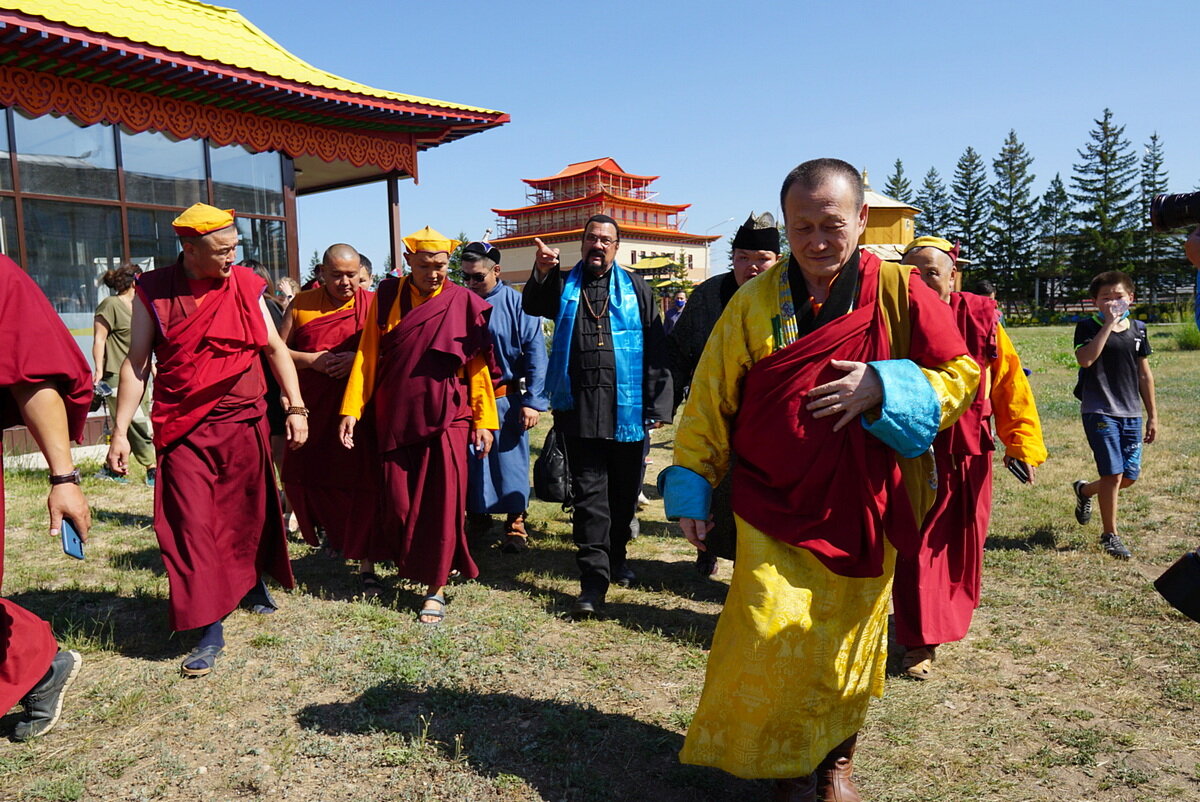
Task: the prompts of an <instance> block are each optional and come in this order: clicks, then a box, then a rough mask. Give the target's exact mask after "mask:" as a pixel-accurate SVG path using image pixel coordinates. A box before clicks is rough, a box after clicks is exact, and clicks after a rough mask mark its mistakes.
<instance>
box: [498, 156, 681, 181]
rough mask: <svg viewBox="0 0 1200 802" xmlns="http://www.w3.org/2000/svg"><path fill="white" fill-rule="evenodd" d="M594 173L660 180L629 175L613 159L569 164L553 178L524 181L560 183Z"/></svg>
mask: <svg viewBox="0 0 1200 802" xmlns="http://www.w3.org/2000/svg"><path fill="white" fill-rule="evenodd" d="M592 171H597V172H602V173H609V174H611V175H618V176H621V177H622V178H632V179H635V180H638V181H645V182H646V183H650V182H651V181H656V180H658V176H656V175H634V174H633V173H627V172H625V171H624V170H622V169H621V165H619V164H617V160H616V159H613V158H612V157H605V158H603V159H592V160H591V161H586V162H575V163H573V164H568V165H567V166H566V167H564V168H563V169H561V170H559V171H558V172H557V173H555V174H554V175H552V176H548V177H546V178H525V179H522V180H523V181H524V182H525V183H526V184H543V183H546V182H547V181H558V180H560V179H563V178H572V177H574V176H577V175H584V174H586V173H590V172H592Z"/></svg>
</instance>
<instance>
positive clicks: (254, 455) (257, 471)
mask: <svg viewBox="0 0 1200 802" xmlns="http://www.w3.org/2000/svg"><path fill="white" fill-rule="evenodd" d="M175 230H176V233H177V234H179V237H180V243H181V245H182V248H183V252H182V254H181V255H180V259H179V261H177V262H176V263H175V264H173V265H170V266H168V267H164V268H160V269H158V270H154V271H152V272H150V273H145V274H143V275H142V276H141V277H140V279H139V280H138V289H137V298H138V303H136V304H135V305H134V310H133V325H132V343H131V345H130V350H129V356H128V358H127V359H126V360H125V363H124V364H123V365H122V366H121V386H120V387H119V389H118V391H117V392H118V398H117V421H116V426H115V431H114V432H113V436H112V443H111V445H110V447H109V453H108V462H109V467H111V468H112V469H113V470H115V471H117V472H118V473H124V472H125V471H126V469H127V464H128V457H129V440H128V438H127V437H126V432H127V430H128V427H129V422H130V420H132V418H133V414H134V412H135V410H136V409H137V406H138V404H139V403H140V402H141V397H142V393H143V392H144V391H145V381H146V376H147V374H148V372H149V369H150V352H151V349H153V351H154V356H155V357H156V359H157V364H158V372H157V374H156V377H155V385H154V404H153V407H152V408H151V415H150V419H151V422H152V423H153V424H154V445H155V448H156V450H157V452H158V481H157V482H156V483H155V488H154V530H155V534H156V535H157V536H158V544H159V547H160V548H161V550H162V556H163V564H164V565H165V566H166V569H167V577H168V580H169V582H170V590H171V596H170V620H171V628H172V629H174V630H177V631H179V630H185V629H197V628H201V627H203V628H204V632H203V633H202V635H201V638H200V642H199V644H198V645H197V647H196V649H194V650H193V651H192V653H191V654H189V655H188V657H187V658H186V659H185V660H184V663H183V669H182V673H183V675H184V676H187V677H200V676H205V675H207V674H208V673H209V672H211V671H212V668H213V665H214V664H215V662H216V657H217V655H218V654H220V652H221V649H222V648H223V647H224V645H225V640H224V631H223V628H222V625H221V622H222V620H223V619H224V617H225V616H226V615H228V614H229V613H230V612H232V611H233V610H234V609H235V608H236V607H237V606H238V605H239V604H240V603H243V602H245V603H246V604H247V605H248V606H250V608H251V609H252V610H253V611H255V612H260V613H267V612H274V610H275V606H274V602H273V600H272V599H271V598H270V595H269V594H268V593H267V590H266V585H265V583H264V581H263V577H264V576H266V575H270V576H272V577H274V578H275V580H276V581H278V582H279V583H280V584H281V585H282V586H283V587H285V588H291V587H292V585H293V584H294V583H293V579H292V570H291V563H290V562H289V560H288V554H287V539H286V535H285V533H284V528H283V516H282V513H281V511H280V508H279V496H278V493H277V491H276V489H275V479H274V473H273V468H272V465H271V455H270V432H269V429H268V424H267V421H266V416H265V411H266V401H265V400H264V393H265V391H266V384H265V380H264V378H263V372H262V367H261V362H260V360H259V359H258V355H259V353H260V352H262V353H265V354H266V355H267V357H268V359H269V360H270V363H271V366H272V368H273V369H274V372H275V374H276V378H277V379H278V380H279V384H280V386H281V387H282V388H283V392H284V395H285V396H286V398H287V402H288V417H287V439H288V442H289V445H290V446H291V447H292V448H297V447H299V446H300V445H303V443H304V441H305V439H306V437H307V433H308V426H307V415H308V410H307V409H306V408H305V407H304V406H303V401H302V400H301V399H302V395H301V393H300V389H299V386H298V384H297V380H296V370H295V367H294V366H293V365H292V360H291V357H290V356H289V354H288V352H287V347H286V346H285V345H284V344H283V341H282V340H280V339H279V335H278V334H276V333H275V327H274V325H273V324H272V323H271V321H270V317H269V313H268V312H267V310H266V307H265V304H264V301H263V298H262V295H263V291H264V290H265V289H266V283H265V282H264V281H263V280H262V279H261V278H259V277H258V276H256V275H254V273H253V271H250V270H248V269H246V268H243V267H238V266H235V265H234V264H233V261H234V254H235V252H236V249H237V229H236V228H234V226H233V216H232V214H231V213H230V212H223V211H222V210H219V209H214V208H213V207H211V206H205V205H204V204H196V206H193V207H192V208H191V209H189V210H188V211H187V212H185V213H184V214H183V215H182V216H180V217H179V218H178V219H177V220H176V221H175ZM126 388H128V389H126Z"/></svg>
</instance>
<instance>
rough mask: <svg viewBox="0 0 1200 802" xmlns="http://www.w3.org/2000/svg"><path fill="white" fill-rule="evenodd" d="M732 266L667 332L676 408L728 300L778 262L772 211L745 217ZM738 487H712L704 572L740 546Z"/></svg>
mask: <svg viewBox="0 0 1200 802" xmlns="http://www.w3.org/2000/svg"><path fill="white" fill-rule="evenodd" d="M732 245H733V268H732V269H731V270H730V271H729V272H727V273H723V274H721V275H719V276H713V277H712V278H710V279H708V280H707V281H704V282H703V283H701V284H700V285H699V286H698V287H696V289H694V290H692V297H691V298H690V299H689V300H688V304H687V306H686V307H684V309H683V314H681V315H680V316H679V320H678V321H677V322H676V323H675V328H673V329H672V330H671V331H670V333H669V334H668V335H667V359H668V361H669V363H670V365H671V381H672V383H673V385H674V388H675V401H674V408H678V407H679V405H680V404H681V403H682V402H683V399H684V397H685V396H686V395H687V391H688V388H689V387H691V385H692V375H693V374H694V373H695V372H696V363H697V362H699V361H700V354H701V353H703V351H704V345H705V343H707V342H708V336H709V335H710V334H711V333H712V330H713V327H714V326H716V325H717V319H718V318H720V317H721V313H722V312H724V311H725V307H726V306H728V304H729V299H731V298H732V297H733V294H734V293H735V292H737V289H738V288H739V287H741V286H742V285H744V284H745V283H746V282H747V281H749V280H750V279H752V278H754V277H755V276H757V275H758V274H759V273H761V272H763V271H764V270H766V269H767V268H769V267H770V266H771V265H773V264H775V263H776V262H778V261H779V254H780V248H779V226H778V225H776V224H775V217H774V216H773V215H771V214H770V213H768V212H764V213H762V214H760V215H755V214H754V212H751V213H750V216H749V217H747V218H746V222H744V223H742V225H741V226H739V227H738V230H737V233H736V234H734V236H733V243H732ZM732 485H733V476H732V472H730V473H728V474H726V476H725V479H724V480H723V481H722V482H721V484H719V485H717V487H716V488H714V489H713V501H712V514H713V527H712V529H711V530H709V533H708V537H707V538H706V539H705V541H704V545H705V548H704V550H702V551H701V550H697V551H696V571H697V572H698V573H699V574H700V575H701V576H712V575H714V574H715V573H716V572H717V558H718V557H723V558H725V559H726V560H732V559H733V557H734V553H735V551H736V546H737V539H736V538H737V527H736V526H735V525H734V522H733V509H732V507H731V506H730V500H729V494H730V490H731V488H732Z"/></svg>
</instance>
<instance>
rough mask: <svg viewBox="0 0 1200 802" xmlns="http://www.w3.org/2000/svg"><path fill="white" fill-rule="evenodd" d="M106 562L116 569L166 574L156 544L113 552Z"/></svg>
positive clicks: (156, 574) (159, 574)
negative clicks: (117, 552) (135, 549)
mask: <svg viewBox="0 0 1200 802" xmlns="http://www.w3.org/2000/svg"><path fill="white" fill-rule="evenodd" d="M108 564H109V565H110V566H111V567H113V568H116V569H118V570H129V569H133V570H141V571H149V572H151V573H152V574H154V575H155V576H166V574H167V570H166V569H165V568H164V567H163V561H162V552H161V551H160V550H159V548H158V546H153V547H151V548H148V549H141V550H139V551H123V552H121V553H120V554H113V555H112V556H110V557H109V558H108Z"/></svg>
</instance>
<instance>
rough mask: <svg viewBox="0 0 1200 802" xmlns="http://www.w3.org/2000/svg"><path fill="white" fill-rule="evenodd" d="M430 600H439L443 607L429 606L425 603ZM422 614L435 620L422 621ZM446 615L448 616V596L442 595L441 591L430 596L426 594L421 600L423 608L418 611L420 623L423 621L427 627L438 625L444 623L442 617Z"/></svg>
mask: <svg viewBox="0 0 1200 802" xmlns="http://www.w3.org/2000/svg"><path fill="white" fill-rule="evenodd" d="M429 602H437V603H438V604H440V605H441V607H439V608H437V609H431V608H428V607H426V606H425V605H426V604H428V603H429ZM422 616H426V617H429V618H432V619H434V620H433V621H421V617H422ZM445 617H446V597H445V596H442V595H441V594H440V593H434V594H431V595H429V596H426V597H425V598H424V599H422V600H421V609H420V610H418V611H417V621H418V622H419V623H422V624H424V625H425V626H427V627H436V626H438V625H439V624H441V623H442V619H443V618H445Z"/></svg>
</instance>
